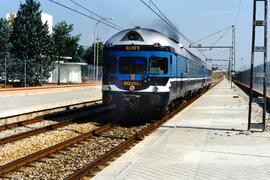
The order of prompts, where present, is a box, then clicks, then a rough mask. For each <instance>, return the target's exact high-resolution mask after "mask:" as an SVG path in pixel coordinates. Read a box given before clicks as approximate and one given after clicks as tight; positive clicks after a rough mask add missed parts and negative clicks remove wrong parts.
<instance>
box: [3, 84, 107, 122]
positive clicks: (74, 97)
mask: <svg viewBox="0 0 270 180" xmlns="http://www.w3.org/2000/svg"><path fill="white" fill-rule="evenodd" d="M101 97H102V93H101V86H100V85H98V86H89V87H70V88H56V89H52V88H50V89H42V90H35V91H24V92H22V91H20V92H18V93H16V92H8V93H4V92H3V93H0V118H1V117H6V116H12V115H16V114H21V113H26V112H33V111H37V110H43V109H48V108H53V107H59V106H64V105H69V104H75V103H80V102H85V101H91V100H97V99H100V98H101Z"/></svg>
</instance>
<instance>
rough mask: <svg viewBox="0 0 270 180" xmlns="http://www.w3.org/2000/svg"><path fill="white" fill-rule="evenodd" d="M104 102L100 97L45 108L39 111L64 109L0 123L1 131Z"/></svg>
mask: <svg viewBox="0 0 270 180" xmlns="http://www.w3.org/2000/svg"><path fill="white" fill-rule="evenodd" d="M100 104H102V99H98V100H93V101H87V102H82V103H76V104H71V105H67V106H61V107H57V108H51V109H45V110H41V111H39V112H42V111H48V110H52V111H53V110H54V109H59V108H61V109H63V110H61V111H59V112H53V113H49V114H44V115H42V116H38V117H35V118H33V119H26V120H22V121H17V122H13V123H8V124H4V125H0V132H1V131H5V130H8V129H13V128H17V127H22V126H26V125H31V124H34V123H38V122H42V121H44V120H49V119H55V118H58V117H64V116H67V115H69V114H72V113H76V112H78V111H83V110H85V109H87V108H91V107H93V106H97V105H100ZM31 113H36V112H31ZM29 114H30V113H25V114H19V115H17V116H10V117H5V118H0V121H5V119H6V118H18V116H28V115H29Z"/></svg>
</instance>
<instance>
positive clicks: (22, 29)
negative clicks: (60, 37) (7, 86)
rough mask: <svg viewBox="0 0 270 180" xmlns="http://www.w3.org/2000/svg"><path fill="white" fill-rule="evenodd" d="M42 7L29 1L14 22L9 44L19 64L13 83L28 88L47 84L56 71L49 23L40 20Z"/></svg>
mask: <svg viewBox="0 0 270 180" xmlns="http://www.w3.org/2000/svg"><path fill="white" fill-rule="evenodd" d="M41 12H42V11H41V10H40V3H38V2H37V1H35V0H26V2H25V3H24V4H20V8H19V10H18V12H17V15H16V17H15V18H14V22H13V28H12V33H11V37H10V42H11V43H12V49H11V52H12V54H13V55H14V57H15V58H16V59H17V60H16V66H15V67H14V69H13V71H12V72H13V79H16V80H19V81H20V82H21V83H22V82H25V81H24V78H25V77H24V72H25V68H26V82H25V83H27V85H37V84H40V83H42V81H44V80H47V79H48V78H49V76H50V72H51V71H52V69H53V63H52V60H53V54H54V48H53V43H52V39H51V36H50V35H49V31H48V26H47V23H45V24H43V23H42V20H41Z"/></svg>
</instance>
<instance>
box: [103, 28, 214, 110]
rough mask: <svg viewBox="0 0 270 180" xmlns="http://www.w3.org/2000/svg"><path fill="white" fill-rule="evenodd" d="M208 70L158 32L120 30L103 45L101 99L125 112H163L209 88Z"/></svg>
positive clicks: (209, 77) (200, 61)
mask: <svg viewBox="0 0 270 180" xmlns="http://www.w3.org/2000/svg"><path fill="white" fill-rule="evenodd" d="M211 70H212V67H211V65H210V64H208V63H207V62H205V61H202V60H201V59H200V58H198V57H196V56H195V55H193V54H192V53H190V52H189V51H188V50H186V49H185V48H184V47H183V45H181V44H179V43H178V42H176V41H175V40H173V39H170V38H168V37H167V36H165V35H164V34H162V33H160V32H158V31H155V30H152V29H145V28H139V27H136V28H133V29H127V30H123V31H121V32H119V33H117V34H115V35H114V36H112V37H111V38H110V39H109V40H108V41H107V42H106V43H105V46H104V60H103V84H102V93H103V102H104V103H106V104H116V105H117V106H118V107H119V108H120V109H122V110H123V111H125V112H135V113H144V112H146V111H157V110H160V111H163V110H164V111H167V110H168V107H169V106H170V105H171V104H173V103H174V102H175V101H177V100H179V99H184V98H185V97H188V96H191V95H192V94H194V93H196V92H198V91H199V90H201V89H203V88H207V87H209V86H210V82H211V73H212V71H211Z"/></svg>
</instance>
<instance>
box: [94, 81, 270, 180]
mask: <svg viewBox="0 0 270 180" xmlns="http://www.w3.org/2000/svg"><path fill="white" fill-rule="evenodd" d="M246 99H248V98H247V97H245V98H244V94H243V93H242V92H241V93H240V90H239V89H238V88H236V90H234V89H231V86H230V83H229V82H228V81H227V80H223V81H222V82H221V83H219V84H218V85H217V86H215V87H214V88H212V89H211V90H209V91H208V92H207V93H206V94H204V95H203V96H202V97H200V98H199V99H198V100H197V101H195V102H194V103H192V104H191V105H190V106H188V107H187V108H186V109H184V110H183V111H181V112H180V113H179V114H177V115H176V116H174V117H173V118H172V119H171V120H170V121H168V122H167V123H165V124H164V125H163V126H162V127H161V128H159V129H158V130H157V131H155V132H154V133H153V134H151V135H149V136H148V137H146V138H145V139H144V140H143V141H141V142H140V143H138V144H137V145H136V146H135V147H133V148H132V149H131V150H130V151H128V152H126V153H125V154H123V155H122V156H121V157H120V158H118V159H117V160H116V161H114V162H112V163H111V164H110V165H109V166H107V167H106V168H104V169H103V170H102V171H101V172H99V173H97V174H96V176H95V177H94V178H93V179H95V180H99V179H253V178H254V179H258V178H259V179H269V177H270V174H269V171H270V165H269V164H270V160H269V157H270V143H269V138H270V134H269V132H267V131H266V132H263V133H262V132H249V131H246V130H247V121H248V100H246Z"/></svg>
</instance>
